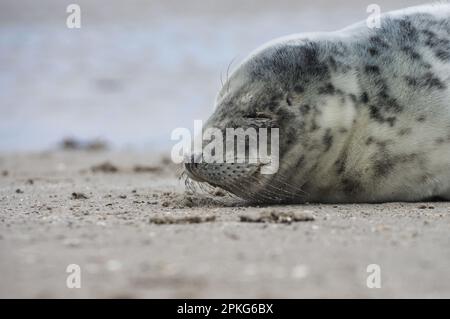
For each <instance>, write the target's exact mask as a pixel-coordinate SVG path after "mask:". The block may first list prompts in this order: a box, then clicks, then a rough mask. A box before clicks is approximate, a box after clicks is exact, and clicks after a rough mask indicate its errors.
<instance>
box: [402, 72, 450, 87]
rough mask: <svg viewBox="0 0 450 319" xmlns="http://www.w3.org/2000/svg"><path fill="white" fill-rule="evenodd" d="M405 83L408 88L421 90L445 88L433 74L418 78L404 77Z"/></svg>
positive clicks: (428, 73) (429, 73)
mask: <svg viewBox="0 0 450 319" xmlns="http://www.w3.org/2000/svg"><path fill="white" fill-rule="evenodd" d="M405 81H406V83H407V84H408V85H409V86H412V87H415V88H421V89H437V90H443V89H445V88H446V86H445V84H444V83H443V82H442V81H441V80H440V79H439V78H437V77H435V76H434V74H433V73H431V72H427V73H425V74H424V75H422V76H420V77H415V78H414V77H411V76H405Z"/></svg>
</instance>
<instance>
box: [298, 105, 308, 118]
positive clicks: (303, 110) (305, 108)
mask: <svg viewBox="0 0 450 319" xmlns="http://www.w3.org/2000/svg"><path fill="white" fill-rule="evenodd" d="M310 110H311V107H310V106H309V105H308V104H303V105H301V106H300V113H302V115H303V116H305V115H307V114H308V113H309V111H310Z"/></svg>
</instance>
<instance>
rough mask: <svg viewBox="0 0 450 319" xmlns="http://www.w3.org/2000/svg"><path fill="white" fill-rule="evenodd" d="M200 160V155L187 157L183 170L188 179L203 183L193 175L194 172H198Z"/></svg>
mask: <svg viewBox="0 0 450 319" xmlns="http://www.w3.org/2000/svg"><path fill="white" fill-rule="evenodd" d="M201 158H202V154H191V155H190V156H189V155H187V156H186V158H185V161H184V170H185V172H186V174H187V175H188V176H189V178H191V179H193V180H195V181H197V182H204V180H203V179H202V178H200V177H199V176H198V175H197V174H196V173H195V171H196V170H198V166H199V163H200V160H201Z"/></svg>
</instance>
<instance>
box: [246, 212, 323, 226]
mask: <svg viewBox="0 0 450 319" xmlns="http://www.w3.org/2000/svg"><path fill="white" fill-rule="evenodd" d="M240 221H241V222H245V223H277V224H291V223H294V222H309V221H314V216H313V214H312V213H311V212H310V211H298V212H297V211H287V212H286V211H284V212H278V211H276V210H269V211H262V212H258V213H254V214H246V215H241V216H240Z"/></svg>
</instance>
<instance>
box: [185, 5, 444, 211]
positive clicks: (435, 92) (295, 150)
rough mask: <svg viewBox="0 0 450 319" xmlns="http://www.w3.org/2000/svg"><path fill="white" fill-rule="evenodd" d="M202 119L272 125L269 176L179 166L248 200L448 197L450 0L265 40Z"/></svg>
mask: <svg viewBox="0 0 450 319" xmlns="http://www.w3.org/2000/svg"><path fill="white" fill-rule="evenodd" d="M205 127H215V128H219V129H220V130H223V131H225V129H226V128H230V127H231V128H236V127H241V128H244V129H245V128H247V127H258V128H259V127H268V128H270V127H276V128H279V136H280V138H279V163H280V165H279V169H278V171H277V172H276V173H275V174H272V175H263V174H261V173H260V165H258V164H245V163H244V164H242V163H241V164H234V163H205V162H202V163H194V162H188V163H185V171H186V172H187V175H188V176H189V178H191V179H193V180H196V181H198V182H201V183H208V184H210V185H213V186H218V187H221V188H223V189H225V190H227V191H229V192H231V193H233V194H236V195H238V196H239V197H242V198H244V199H247V200H250V201H254V202H265V203H303V202H322V203H352V202H369V203H373V202H387V201H420V200H425V199H428V198H431V197H440V198H443V199H445V200H450V4H440V5H437V4H436V5H427V6H419V7H412V8H408V9H404V10H400V11H394V12H390V13H387V14H384V15H382V17H381V25H380V27H379V28H369V27H368V26H367V25H366V22H361V23H358V24H355V25H353V26H350V27H347V28H345V29H343V30H340V31H336V32H327V33H312V34H297V35H292V36H288V37H284V38H280V39H277V40H275V41H272V42H270V43H268V44H266V45H264V46H263V47H261V48H259V49H257V50H256V51H255V52H253V53H252V54H250V56H249V57H248V58H246V59H245V60H244V61H243V62H242V63H241V64H240V65H239V66H238V67H237V68H236V69H235V70H234V71H233V72H232V74H231V76H230V77H229V79H228V80H227V81H226V83H225V84H224V86H223V88H222V89H221V91H220V92H219V94H218V96H217V99H216V109H215V111H214V113H213V114H212V115H211V117H210V118H209V120H208V121H207V123H206V125H205ZM196 156H198V155H196Z"/></svg>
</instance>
